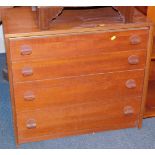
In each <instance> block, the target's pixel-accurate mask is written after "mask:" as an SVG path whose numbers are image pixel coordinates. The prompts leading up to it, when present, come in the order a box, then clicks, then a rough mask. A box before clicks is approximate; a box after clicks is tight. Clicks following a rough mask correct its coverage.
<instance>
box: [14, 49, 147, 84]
mask: <svg viewBox="0 0 155 155" xmlns="http://www.w3.org/2000/svg"><path fill="white" fill-rule="evenodd" d="M145 59H146V50H137V51H126V52H111V53H109V54H100V55H94V56H87V57H86V56H82V57H76V58H72V59H59V60H51V59H48V60H40V61H27V62H20V63H19V62H16V63H12V72H13V80H14V82H23V81H32V80H44V79H54V78H60V77H70V76H81V75H87V74H96V73H106V72H114V71H124V70H133V69H143V68H144V67H145V61H146V60H145Z"/></svg>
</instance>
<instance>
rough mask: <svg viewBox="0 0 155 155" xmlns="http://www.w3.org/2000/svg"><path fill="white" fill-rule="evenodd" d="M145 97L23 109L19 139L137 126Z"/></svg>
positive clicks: (19, 126)
mask: <svg viewBox="0 0 155 155" xmlns="http://www.w3.org/2000/svg"><path fill="white" fill-rule="evenodd" d="M140 103H141V98H124V99H123V98H116V99H115V100H110V99H109V100H108V102H107V104H104V102H102V101H100V102H91V103H89V105H87V104H83V105H74V106H70V107H65V108H51V109H48V110H36V111H31V112H25V113H19V114H18V115H17V127H18V137H19V139H18V140H19V143H22V142H28V141H33V140H37V139H38V138H41V139H42V138H43V137H44V138H45V139H46V138H47V137H48V136H49V137H50V138H52V137H53V138H54V137H62V136H66V135H71V134H79V133H84V132H86V133H88V132H96V131H98V130H109V129H119V128H125V127H135V126H136V125H137V119H138V115H139V110H140V108H139V107H140Z"/></svg>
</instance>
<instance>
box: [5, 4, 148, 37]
mask: <svg viewBox="0 0 155 155" xmlns="http://www.w3.org/2000/svg"><path fill="white" fill-rule="evenodd" d="M148 25H150V21H148V19H146V17H145V16H144V15H143V14H142V13H140V12H139V11H137V10H135V11H134V19H133V23H128V24H124V23H123V21H122V18H121V16H120V15H119V13H118V12H117V11H116V10H114V9H112V7H104V8H103V7H101V8H97V9H96V8H95V9H94V8H89V9H75V10H72V9H66V10H65V11H63V13H62V15H60V16H59V17H58V18H57V19H56V20H54V21H52V22H51V26H50V29H49V30H46V31H41V30H40V29H39V28H38V25H37V19H36V12H35V11H32V9H31V7H16V8H9V9H7V10H6V11H5V16H4V17H3V27H4V34H5V37H25V36H38V35H56V34H64V33H65V34H66V33H81V32H90V31H91V32H92V31H109V30H115V29H124V28H131V29H133V28H137V27H139V28H140V27H146V26H148Z"/></svg>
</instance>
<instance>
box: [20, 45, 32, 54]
mask: <svg viewBox="0 0 155 155" xmlns="http://www.w3.org/2000/svg"><path fill="white" fill-rule="evenodd" d="M31 53H32V48H31V46H29V45H22V46H21V49H20V54H21V55H30V54H31Z"/></svg>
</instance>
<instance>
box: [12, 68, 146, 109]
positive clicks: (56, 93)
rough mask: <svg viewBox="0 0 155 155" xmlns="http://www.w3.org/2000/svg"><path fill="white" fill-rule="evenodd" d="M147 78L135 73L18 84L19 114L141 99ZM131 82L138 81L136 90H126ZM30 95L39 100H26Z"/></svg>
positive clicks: (16, 97)
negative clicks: (109, 101)
mask: <svg viewBox="0 0 155 155" xmlns="http://www.w3.org/2000/svg"><path fill="white" fill-rule="evenodd" d="M143 78H144V70H135V71H126V72H118V73H109V74H98V75H97V74H95V75H86V76H81V77H79V76H77V77H72V78H61V79H58V80H44V81H32V82H27V83H16V84H14V91H15V92H16V93H15V104H16V110H17V111H18V112H20V111H28V110H35V109H44V108H52V107H59V106H60V107H61V106H63V107H65V106H66V107H68V106H72V105H76V104H77V105H80V104H82V103H89V102H91V101H94V102H97V101H102V102H103V103H104V101H106V100H108V99H111V98H113V99H114V101H115V99H116V98H118V96H119V98H130V97H133V96H141V92H142V89H143ZM129 79H134V80H135V81H136V88H132V89H129V88H127V87H126V81H127V80H129ZM116 90H117V91H116ZM29 91H31V92H32V93H33V94H34V96H35V99H34V100H32V101H27V100H25V99H24V95H25V93H26V92H29ZM106 102H107V101H106ZM107 104H109V103H108V102H107Z"/></svg>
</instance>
